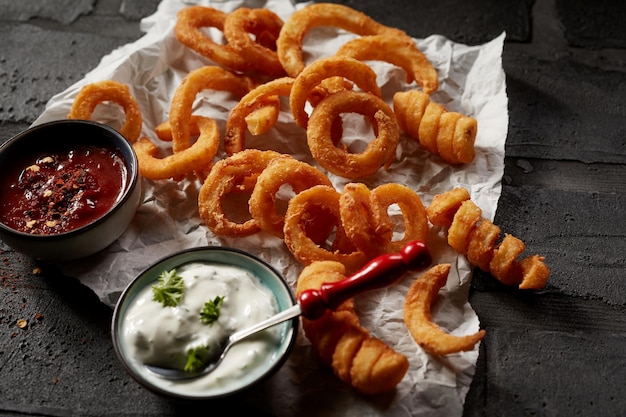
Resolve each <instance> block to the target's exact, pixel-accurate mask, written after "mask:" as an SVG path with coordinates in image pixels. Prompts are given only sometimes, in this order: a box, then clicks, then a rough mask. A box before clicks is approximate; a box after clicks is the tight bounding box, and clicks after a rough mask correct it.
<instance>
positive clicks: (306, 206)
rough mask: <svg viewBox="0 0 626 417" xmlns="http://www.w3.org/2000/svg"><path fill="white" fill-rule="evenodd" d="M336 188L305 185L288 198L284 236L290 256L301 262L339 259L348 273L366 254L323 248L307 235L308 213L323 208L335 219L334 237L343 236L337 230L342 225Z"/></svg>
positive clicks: (309, 216) (361, 262) (361, 263)
mask: <svg viewBox="0 0 626 417" xmlns="http://www.w3.org/2000/svg"><path fill="white" fill-rule="evenodd" d="M339 196H340V194H339V192H337V190H335V188H333V187H329V186H326V185H316V186H313V187H311V188H308V189H306V190H304V191H302V192H300V193H298V194H296V195H295V196H294V197H292V198H291V200H289V204H288V206H287V212H286V213H285V227H284V229H283V231H284V239H285V244H286V245H287V248H288V249H289V251H290V252H291V253H292V254H293V255H294V257H295V258H296V259H297V260H298V261H300V262H301V263H302V264H303V265H310V264H311V263H313V262H315V261H324V260H331V261H336V262H340V263H341V264H343V265H344V266H345V268H346V270H347V271H348V272H349V273H352V272H355V271H356V270H358V269H359V268H360V267H362V266H363V265H364V264H365V262H367V260H368V258H367V257H366V255H365V254H364V253H363V252H361V251H358V250H354V251H352V252H349V253H345V252H340V251H339V250H332V249H326V248H324V247H321V246H319V245H318V244H317V243H316V242H315V241H314V240H313V239H312V238H311V237H309V236H308V235H307V230H310V227H309V228H307V221H308V220H310V219H311V218H312V216H311V215H310V213H312V212H315V213H317V212H319V210H320V208H321V209H322V210H325V212H326V216H328V217H332V218H333V219H334V221H335V224H336V227H337V229H338V231H337V233H336V234H337V238H339V236H345V233H341V232H340V231H339V230H341V229H343V226H342V224H341V215H340V213H339Z"/></svg>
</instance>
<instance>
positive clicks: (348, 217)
mask: <svg viewBox="0 0 626 417" xmlns="http://www.w3.org/2000/svg"><path fill="white" fill-rule="evenodd" d="M370 196H371V191H370V189H369V188H367V186H366V185H365V184H361V183H348V184H346V185H345V186H344V188H343V191H342V192H341V196H340V197H339V213H340V215H341V223H342V224H343V229H344V230H345V232H346V235H347V237H348V239H350V241H351V242H352V243H353V244H354V246H355V247H356V248H358V250H360V251H361V252H363V253H365V254H366V255H367V257H368V258H374V257H376V256H378V255H380V254H382V253H383V252H384V251H383V250H382V249H381V248H383V247H385V245H386V244H387V242H389V241H390V240H391V237H392V234H393V223H392V222H391V220H390V219H389V218H388V217H387V218H384V217H380V218H379V219H378V220H379V221H380V223H379V222H377V221H376V220H375V219H374V214H373V211H374V209H373V207H372V204H371V200H370ZM385 209H386V207H385Z"/></svg>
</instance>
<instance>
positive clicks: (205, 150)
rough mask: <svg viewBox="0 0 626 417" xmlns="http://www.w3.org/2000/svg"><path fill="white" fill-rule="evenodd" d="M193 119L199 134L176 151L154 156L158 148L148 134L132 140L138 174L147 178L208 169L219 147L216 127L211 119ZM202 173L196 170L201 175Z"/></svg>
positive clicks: (163, 177)
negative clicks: (188, 144)
mask: <svg viewBox="0 0 626 417" xmlns="http://www.w3.org/2000/svg"><path fill="white" fill-rule="evenodd" d="M195 120H196V123H197V124H198V128H197V129H198V130H199V132H200V136H199V137H198V139H197V140H196V141H195V142H194V144H193V145H191V147H189V148H187V149H184V150H182V151H180V152H177V153H174V154H172V155H169V156H166V157H164V158H158V157H157V155H158V152H159V150H158V148H157V147H156V145H154V144H153V143H152V142H151V141H150V140H149V139H148V138H146V137H142V138H140V139H139V140H138V141H137V142H135V143H134V144H133V148H134V149H135V153H136V154H137V160H138V162H139V171H140V172H141V175H142V176H144V177H145V178H148V179H150V180H161V179H166V178H172V179H177V178H182V177H184V176H186V175H187V174H188V173H190V172H192V171H195V172H196V174H198V173H204V172H207V171H208V170H209V168H210V167H211V164H212V163H213V158H214V157H215V155H216V154H217V150H218V147H219V139H220V131H219V128H218V126H217V122H216V121H215V120H213V119H209V118H206V117H199V118H197V119H195ZM203 176H204V174H200V178H201V179H203Z"/></svg>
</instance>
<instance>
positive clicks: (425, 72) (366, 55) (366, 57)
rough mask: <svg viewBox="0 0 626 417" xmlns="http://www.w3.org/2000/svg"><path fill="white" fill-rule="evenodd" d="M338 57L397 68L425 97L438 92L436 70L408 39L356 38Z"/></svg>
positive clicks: (375, 36)
mask: <svg viewBox="0 0 626 417" xmlns="http://www.w3.org/2000/svg"><path fill="white" fill-rule="evenodd" d="M336 55H339V56H349V57H351V58H354V59H358V60H359V61H384V62H388V63H390V64H394V65H396V66H398V67H400V68H402V69H403V70H404V71H405V72H406V75H407V80H406V81H407V83H409V84H410V83H411V82H413V81H415V82H416V83H417V84H418V85H419V86H421V88H422V91H423V92H425V93H426V94H431V93H434V92H435V91H437V89H438V88H439V79H438V78H437V71H436V70H435V67H433V65H432V64H431V63H430V61H429V60H428V59H427V58H426V56H425V55H424V54H423V53H422V51H420V50H419V48H418V47H417V45H416V44H415V41H414V40H413V39H411V38H410V37H409V36H401V35H400V34H393V35H390V34H384V35H373V36H363V37H359V38H355V39H353V40H351V41H349V42H346V43H345V44H344V45H342V46H341V47H340V48H339V50H338V51H337V53H336Z"/></svg>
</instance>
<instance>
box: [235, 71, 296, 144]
mask: <svg viewBox="0 0 626 417" xmlns="http://www.w3.org/2000/svg"><path fill="white" fill-rule="evenodd" d="M293 82H294V80H293V78H290V77H282V78H277V79H275V80H272V81H269V82H267V83H265V84H261V85H258V86H257V87H255V88H253V89H252V90H251V91H250V92H248V93H247V94H246V95H244V96H243V97H242V98H241V100H240V101H239V103H237V105H236V106H235V107H233V109H232V110H231V111H230V115H229V117H228V121H227V122H226V132H225V133H224V150H225V151H226V154H228V155H234V154H235V153H237V152H240V151H242V150H243V149H245V141H246V127H247V124H246V117H248V116H249V115H250V114H251V113H252V112H253V111H254V110H255V109H257V108H260V107H262V106H264V105H268V100H270V104H271V101H272V100H276V99H275V98H274V97H276V96H289V94H290V92H291V88H292V86H293Z"/></svg>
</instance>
